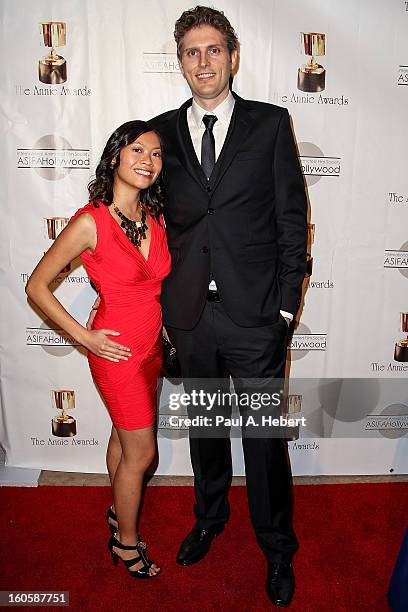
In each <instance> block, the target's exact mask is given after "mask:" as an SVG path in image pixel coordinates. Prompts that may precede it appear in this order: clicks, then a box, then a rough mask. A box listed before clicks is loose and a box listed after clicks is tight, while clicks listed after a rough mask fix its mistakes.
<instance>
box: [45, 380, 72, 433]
mask: <svg viewBox="0 0 408 612" xmlns="http://www.w3.org/2000/svg"><path fill="white" fill-rule="evenodd" d="M52 398H53V405H54V407H55V408H56V409H57V410H60V411H61V414H58V415H57V416H55V417H54V418H53V419H52V421H51V424H52V435H53V436H56V437H57V438H72V437H73V436H76V433H77V429H76V420H75V419H74V417H72V416H71V415H70V414H68V410H73V409H74V408H75V391H70V390H66V389H58V390H56V391H53V392H52Z"/></svg>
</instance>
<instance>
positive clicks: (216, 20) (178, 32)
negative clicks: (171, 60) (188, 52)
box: [174, 6, 238, 60]
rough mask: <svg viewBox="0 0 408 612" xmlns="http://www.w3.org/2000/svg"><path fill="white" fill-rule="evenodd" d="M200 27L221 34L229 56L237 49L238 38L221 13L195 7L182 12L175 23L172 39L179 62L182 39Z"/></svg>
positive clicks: (207, 7)
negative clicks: (175, 45)
mask: <svg viewBox="0 0 408 612" xmlns="http://www.w3.org/2000/svg"><path fill="white" fill-rule="evenodd" d="M202 25H209V26H211V27H212V28H215V29H216V30H218V31H219V32H221V34H223V36H224V38H225V42H226V44H227V47H228V50H229V52H230V54H231V51H234V50H235V49H237V48H238V37H237V35H236V33H235V30H234V28H233V27H232V25H231V24H230V22H229V21H228V19H227V18H226V17H225V15H224V13H223V12H222V11H217V10H216V9H213V8H210V7H209V6H196V7H195V8H193V9H188V10H187V11H184V13H183V14H182V15H181V17H179V19H177V21H176V26H175V29H174V39H175V41H176V44H177V56H178V58H179V60H181V52H182V49H181V47H182V42H183V37H184V36H185V34H187V32H189V30H191V29H192V28H197V27H199V26H202Z"/></svg>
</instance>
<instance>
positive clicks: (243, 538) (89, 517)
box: [0, 483, 408, 612]
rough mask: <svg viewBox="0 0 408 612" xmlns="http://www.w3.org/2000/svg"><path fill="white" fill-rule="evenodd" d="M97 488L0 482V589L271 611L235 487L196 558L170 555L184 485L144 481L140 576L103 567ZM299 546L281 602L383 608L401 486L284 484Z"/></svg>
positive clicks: (402, 522) (315, 611)
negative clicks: (222, 521)
mask: <svg viewBox="0 0 408 612" xmlns="http://www.w3.org/2000/svg"><path fill="white" fill-rule="evenodd" d="M109 493H110V492H109V488H106V487H39V488H37V489H21V488H20V489H14V488H13V489H11V488H3V489H2V490H1V491H0V496H1V502H2V513H1V553H0V559H1V561H0V567H1V572H0V590H40V591H46V590H52V591H58V590H61V591H70V598H71V604H70V608H69V609H70V610H81V611H85V610H89V611H93V612H94V611H100V612H105V611H110V610H121V612H127V611H132V612H138V610H141V611H153V610H163V611H164V612H173V611H176V610H177V611H181V612H192V611H195V610H200V611H203V612H207V611H208V612H209V611H211V610H214V611H217V612H220V611H221V610H222V611H225V610H226V611H245V612H247V611H258V610H259V611H260V610H268V609H270V610H273V609H275V610H277V609H278V608H276V607H275V606H272V604H270V602H269V600H268V599H267V597H266V595H265V591H264V579H265V568H266V564H265V562H264V558H263V556H262V554H261V552H260V550H259V549H258V547H257V545H256V542H255V538H254V535H253V533H252V530H251V527H250V523H249V517H248V510H247V503H246V495H245V489H244V488H242V487H233V488H232V490H231V495H230V501H231V508H232V514H231V519H230V522H229V523H228V525H227V528H226V530H225V531H224V532H223V534H221V536H220V537H219V538H217V539H216V540H215V542H214V543H213V546H212V548H211V552H210V554H209V555H208V556H207V557H206V558H205V559H204V560H203V561H202V562H201V563H199V564H197V565H195V566H193V567H190V568H183V567H180V566H178V565H176V564H175V562H174V558H175V555H176V551H177V548H178V545H179V543H180V541H181V539H182V537H183V536H184V535H185V534H186V532H187V531H188V530H189V528H190V526H191V525H192V514H191V507H192V503H193V491H192V489H191V488H189V487H150V488H148V490H147V494H146V500H145V506H144V512H143V520H142V529H141V531H142V534H143V536H144V538H145V539H146V540H147V541H148V542H149V543H150V552H151V556H152V557H153V558H154V559H155V560H157V561H158V562H159V563H160V565H161V567H162V575H161V576H160V577H159V578H158V579H156V580H152V581H146V582H143V581H137V580H135V579H132V578H130V577H128V576H127V574H126V573H125V568H124V566H123V565H121V566H120V567H118V568H114V567H113V565H112V563H111V558H110V556H108V552H107V548H106V543H107V540H108V535H109V533H108V529H107V527H106V525H105V523H104V515H105V511H106V508H107V506H108V504H109V502H110V495H109ZM295 501H296V508H295V523H296V529H297V533H298V536H299V540H300V550H299V552H298V554H297V555H296V559H295V572H296V577H297V590H296V595H295V598H294V600H293V604H292V606H291V607H290V610H293V611H294V612H295V611H300V612H309V611H310V612H321V611H326V610H327V611H330V612H336V611H344V612H361V611H362V610H367V611H370V612H374V611H377V610H378V611H385V610H388V607H387V603H386V598H385V594H386V591H387V586H388V581H389V578H390V575H391V572H392V568H393V566H394V563H395V559H396V556H397V553H398V550H399V546H400V544H401V541H402V536H403V532H404V529H405V527H406V525H407V523H408V510H407V508H408V483H394V484H352V485H318V486H297V487H295Z"/></svg>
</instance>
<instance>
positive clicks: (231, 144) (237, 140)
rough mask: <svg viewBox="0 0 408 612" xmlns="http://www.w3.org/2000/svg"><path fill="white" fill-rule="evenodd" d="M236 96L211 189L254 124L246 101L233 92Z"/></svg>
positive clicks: (224, 171)
mask: <svg viewBox="0 0 408 612" xmlns="http://www.w3.org/2000/svg"><path fill="white" fill-rule="evenodd" d="M233 96H234V98H235V106H234V112H233V114H232V117H231V123H230V125H229V128H228V132H227V136H226V138H225V142H224V146H223V147H222V150H221V153H220V155H219V157H218V159H217V163H216V164H215V166H214V170H213V172H212V174H211V177H210V181H209V185H210V187H211V189H213V190H214V189H215V188H216V187H217V185H218V183H219V182H220V180H221V179H222V177H223V176H224V174H225V173H226V171H227V170H228V168H229V167H230V165H231V163H232V161H233V159H234V157H235V154H236V153H237V151H238V149H239V147H240V146H242V143H243V142H244V141H245V139H246V137H247V135H248V133H249V131H250V129H251V124H252V119H251V117H250V115H249V113H248V111H247V110H246V108H245V101H244V100H242V98H240V97H239V96H237V95H236V94H234V93H233Z"/></svg>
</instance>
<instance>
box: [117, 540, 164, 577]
mask: <svg viewBox="0 0 408 612" xmlns="http://www.w3.org/2000/svg"><path fill="white" fill-rule="evenodd" d="M142 544H144V546H142ZM114 546H115V547H116V548H119V549H120V550H134V551H135V552H137V556H136V557H132V559H122V558H121V557H119V555H118V554H117V553H116V552H115V551H114V550H113V547H114ZM108 548H109V552H110V554H111V555H112V560H113V564H114V565H115V566H116V565H117V564H118V562H119V559H120V560H121V561H123V563H124V564H125V565H126V567H127V570H128V572H129V575H130V576H132V578H139V579H145V578H156V576H158V575H159V574H160V572H161V570H159V571H158V572H157V574H150V572H149V570H150V568H151V567H152V565H153V561H151V560H150V559H148V558H147V556H146V552H147V546H146V544H145V543H144V542H143V543H142V542H140V541H139V542H138V543H137V544H136V546H125V545H124V544H121V543H120V542H119V540H117V539H116V534H114V535H112V537H111V539H110V540H109V542H108ZM139 561H142V563H143V566H142V567H140V568H139V569H137V570H131V569H130V568H131V567H132V565H136V563H138V562H139Z"/></svg>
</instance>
